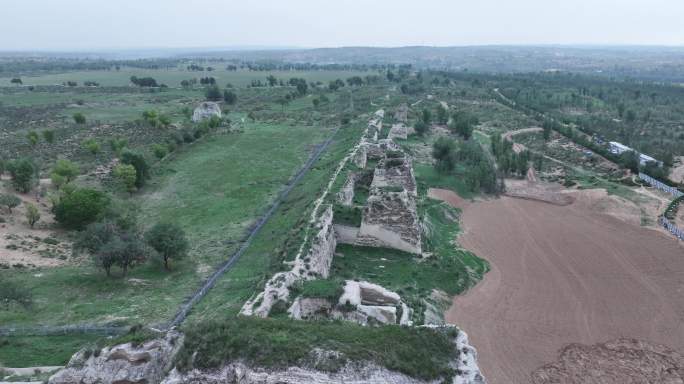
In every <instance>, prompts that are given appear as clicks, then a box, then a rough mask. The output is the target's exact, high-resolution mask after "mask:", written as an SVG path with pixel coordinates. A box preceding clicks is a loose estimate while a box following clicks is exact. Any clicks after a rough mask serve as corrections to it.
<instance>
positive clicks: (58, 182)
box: [50, 159, 80, 188]
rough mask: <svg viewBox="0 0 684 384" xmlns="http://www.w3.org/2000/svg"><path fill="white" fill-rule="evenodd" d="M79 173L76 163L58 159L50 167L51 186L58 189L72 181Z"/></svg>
mask: <svg viewBox="0 0 684 384" xmlns="http://www.w3.org/2000/svg"><path fill="white" fill-rule="evenodd" d="M79 173H80V169H79V167H78V165H77V164H76V163H74V162H73V161H70V160H67V159H59V160H57V162H56V163H55V165H54V167H52V172H51V173H50V179H51V180H52V185H54V186H55V187H57V188H60V187H61V186H63V185H64V184H67V183H70V182H71V181H73V180H74V179H75V178H76V176H78V175H79Z"/></svg>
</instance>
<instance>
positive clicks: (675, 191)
mask: <svg viewBox="0 0 684 384" xmlns="http://www.w3.org/2000/svg"><path fill="white" fill-rule="evenodd" d="M639 178H640V179H641V180H643V181H645V182H647V183H649V184H650V185H651V186H652V187H653V188H656V189H659V190H661V191H664V192H667V193H669V194H671V195H672V196H674V197H681V196H684V193H682V191H680V190H678V189H677V188H675V187H670V186H669V185H667V184H664V183H662V182H660V181H658V180H656V179H654V178H652V177H651V176H649V175H647V174H645V173H642V172H639Z"/></svg>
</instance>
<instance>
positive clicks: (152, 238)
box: [145, 223, 189, 270]
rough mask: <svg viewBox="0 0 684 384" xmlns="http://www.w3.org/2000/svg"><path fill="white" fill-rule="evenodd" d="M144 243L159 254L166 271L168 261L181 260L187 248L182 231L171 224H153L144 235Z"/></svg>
mask: <svg viewBox="0 0 684 384" xmlns="http://www.w3.org/2000/svg"><path fill="white" fill-rule="evenodd" d="M145 242H147V244H148V245H149V246H150V247H152V248H154V250H155V251H157V253H159V256H160V257H161V258H162V260H163V261H164V268H166V270H169V260H170V259H174V260H177V259H180V258H183V257H184V256H186V254H187V251H188V248H189V244H188V241H187V240H186V238H185V232H184V231H183V229H181V228H180V227H179V226H177V225H175V224H171V223H157V224H155V225H154V226H153V227H152V228H150V230H149V231H147V233H146V234H145Z"/></svg>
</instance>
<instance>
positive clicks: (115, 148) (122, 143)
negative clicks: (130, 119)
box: [109, 137, 128, 156]
mask: <svg viewBox="0 0 684 384" xmlns="http://www.w3.org/2000/svg"><path fill="white" fill-rule="evenodd" d="M127 145H128V139H126V138H123V137H120V138H113V139H110V140H109V147H110V148H111V149H112V152H114V153H116V155H117V156H121V152H123V150H124V148H126V146H127Z"/></svg>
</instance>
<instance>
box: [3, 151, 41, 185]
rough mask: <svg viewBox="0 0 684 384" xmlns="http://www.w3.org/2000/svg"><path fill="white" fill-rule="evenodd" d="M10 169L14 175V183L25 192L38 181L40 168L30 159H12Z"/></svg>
mask: <svg viewBox="0 0 684 384" xmlns="http://www.w3.org/2000/svg"><path fill="white" fill-rule="evenodd" d="M8 170H9V173H10V175H11V176H12V185H13V186H14V188H15V189H16V190H17V191H19V192H23V193H28V192H30V191H31V189H32V188H33V185H34V184H35V182H36V179H37V177H36V175H37V173H38V168H37V167H36V166H35V164H33V161H31V160H30V159H18V160H14V161H11V162H10V163H9V165H8Z"/></svg>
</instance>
